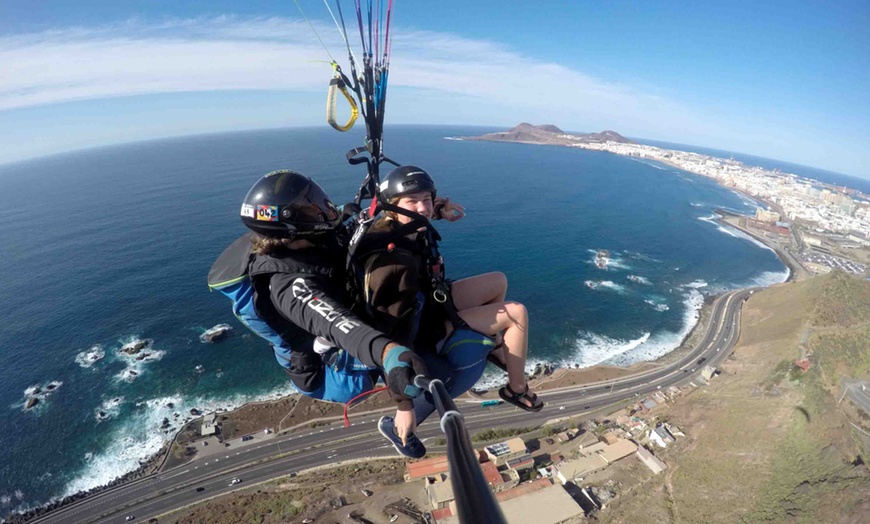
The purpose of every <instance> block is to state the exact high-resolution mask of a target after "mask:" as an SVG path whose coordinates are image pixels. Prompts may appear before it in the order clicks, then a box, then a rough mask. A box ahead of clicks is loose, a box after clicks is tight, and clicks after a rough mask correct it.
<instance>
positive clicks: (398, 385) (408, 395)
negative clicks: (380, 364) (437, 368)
mask: <svg viewBox="0 0 870 524" xmlns="http://www.w3.org/2000/svg"><path fill="white" fill-rule="evenodd" d="M428 374H429V370H428V369H426V363H425V362H424V361H423V359H422V358H420V357H419V356H418V355H417V354H416V353H414V352H413V351H412V350H411V349H408V348H406V347H405V346H398V345H396V346H393V347H392V348H390V349H388V350H387V352H386V354H385V355H384V375H385V376H386V377H387V387H388V388H389V391H390V397H392V398H393V400H396V401H398V402H402V401H405V402H407V401H410V400H411V399H413V398H414V397H416V396H417V395H419V394H420V393H422V392H423V390H422V389H420V388H418V387H417V386H415V385H414V377H416V376H417V375H424V376H427V375H428Z"/></svg>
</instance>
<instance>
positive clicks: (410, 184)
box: [380, 166, 436, 202]
mask: <svg viewBox="0 0 870 524" xmlns="http://www.w3.org/2000/svg"><path fill="white" fill-rule="evenodd" d="M380 189H381V196H382V197H383V198H384V200H386V201H387V202H389V201H390V200H392V199H394V198H396V197H400V196H404V195H407V194H409V193H417V192H419V191H431V192H432V198H435V193H436V190H435V181H433V180H432V177H431V176H429V173H427V172H426V171H424V170H423V169H421V168H419V167H417V166H402V167H397V168H396V169H393V170H392V171H390V174H388V175H387V176H386V178H384V179H383V180H381V188H380Z"/></svg>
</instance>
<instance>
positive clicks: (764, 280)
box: [739, 268, 791, 287]
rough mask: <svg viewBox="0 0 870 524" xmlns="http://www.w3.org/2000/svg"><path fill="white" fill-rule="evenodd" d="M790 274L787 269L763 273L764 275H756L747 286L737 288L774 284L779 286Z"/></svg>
mask: <svg viewBox="0 0 870 524" xmlns="http://www.w3.org/2000/svg"><path fill="white" fill-rule="evenodd" d="M790 274H791V272H790V271H789V269H788V268H786V269H785V270H784V271H765V272H764V273H762V274H760V275H758V276H757V277H755V278H753V279H752V280H750V282H749V285H748V286H745V285H744V286H739V287H768V286H772V285H774V284H781V283H783V282H785V281H786V280H788V277H789V275H790Z"/></svg>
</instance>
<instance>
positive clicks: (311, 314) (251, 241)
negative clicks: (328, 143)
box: [209, 170, 428, 406]
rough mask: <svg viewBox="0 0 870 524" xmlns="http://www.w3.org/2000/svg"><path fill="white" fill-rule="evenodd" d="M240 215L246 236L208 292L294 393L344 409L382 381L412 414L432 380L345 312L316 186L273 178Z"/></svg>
mask: <svg viewBox="0 0 870 524" xmlns="http://www.w3.org/2000/svg"><path fill="white" fill-rule="evenodd" d="M240 214H241V219H242V222H243V223H244V224H245V226H247V227H248V228H249V229H250V230H251V231H252V233H247V234H246V235H243V236H242V237H240V238H239V239H237V240H236V241H235V242H234V243H233V244H232V245H230V246H229V247H228V248H227V249H226V250H225V251H224V253H223V254H222V255H221V256H220V257H219V258H218V260H217V261H216V262H215V264H214V265H213V266H212V269H211V271H210V272H209V287H210V288H212V289H218V290H220V291H221V292H223V293H224V294H226V295H227V296H229V297H230V298H231V299H232V300H233V312H234V313H235V315H236V316H237V317H238V318H239V320H240V321H241V322H242V323H243V324H245V325H246V326H248V327H249V328H251V330H253V331H254V332H255V333H256V334H257V335H259V336H261V337H262V338H264V339H266V340H267V341H269V342H270V344H271V345H272V348H273V350H274V353H275V357H276V359H277V360H278V362H279V363H280V364H281V365H282V366H283V368H284V369H285V370H286V371H287V373H288V374H289V375H290V379H291V380H292V381H293V384H294V385H295V386H296V388H297V389H298V390H299V391H300V392H301V393H302V394H304V395H308V396H311V397H314V398H317V399H320V400H327V401H333V402H342V403H344V402H348V401H349V400H350V399H352V398H353V397H355V396H357V395H359V394H360V393H363V392H365V391H369V390H371V389H372V387H373V385H374V383H375V382H376V381H377V378H378V376H379V375H381V373H383V376H384V377H385V379H386V383H387V386H388V388H389V391H390V395H391V397H393V398H394V399H395V400H396V401H397V402H398V403H399V404H400V405H406V406H409V405H410V404H411V400H412V399H413V398H414V397H416V396H418V395H419V394H420V389H419V388H417V387H416V386H414V384H413V378H414V376H416V375H418V374H423V375H428V371H427V368H426V364H425V362H424V361H423V360H422V359H421V358H420V357H418V356H417V355H416V354H415V353H414V352H413V351H412V350H410V349H409V348H408V347H407V346H404V345H402V344H398V343H396V342H395V341H393V340H391V339H390V338H389V337H388V336H387V335H385V334H384V333H382V332H381V331H378V330H376V329H374V328H372V327H370V326H369V325H367V324H366V323H365V322H364V321H363V320H362V319H360V318H359V317H358V316H356V315H355V314H354V313H352V312H351V311H350V309H349V307H348V304H347V295H346V288H345V285H344V283H345V280H346V279H345V276H344V271H345V267H344V263H345V258H346V257H345V251H344V249H343V248H342V246H341V244H340V242H339V238H338V234H337V230H338V228H339V225H340V222H341V213H340V212H339V211H338V209H337V208H336V207H335V206H334V205H333V203H332V202H331V201H330V199H329V197H328V196H327V195H326V193H325V192H324V191H323V190H322V189H321V188H320V186H318V185H317V184H316V183H315V182H314V181H313V180H311V179H310V178H308V177H305V176H303V175H301V174H299V173H296V172H294V171H286V170H285V171H273V172H271V173H269V174H267V175H265V176H264V177H262V178H261V179H260V180H258V181H257V183H255V184H254V186H253V187H252V188H251V190H250V191H249V192H248V194H247V196H246V197H245V199H244V202H243V203H242V207H241V211H240ZM316 337H317V341H316V340H315V339H316ZM337 348H341V349H337Z"/></svg>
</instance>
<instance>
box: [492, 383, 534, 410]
mask: <svg viewBox="0 0 870 524" xmlns="http://www.w3.org/2000/svg"><path fill="white" fill-rule="evenodd" d="M498 396H500V397H501V399H502V400H504V401H505V402H507V403H508V404H513V405H514V406H516V407H518V408H521V409H524V410H526V411H532V412H538V411H541V409H543V407H544V401H542V400H539V399H538V395H536V394H534V393H531V392H530V391H529V385H528V384H526V389H525V391H523V392H522V393H517V392H516V391H514V390H512V389H511V385H510V384H508V385H506V386H504V387H503V388H501V389H499V390H498ZM522 400H528V401H529V404H530V405H529V404H526V403H525V402H522Z"/></svg>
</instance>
